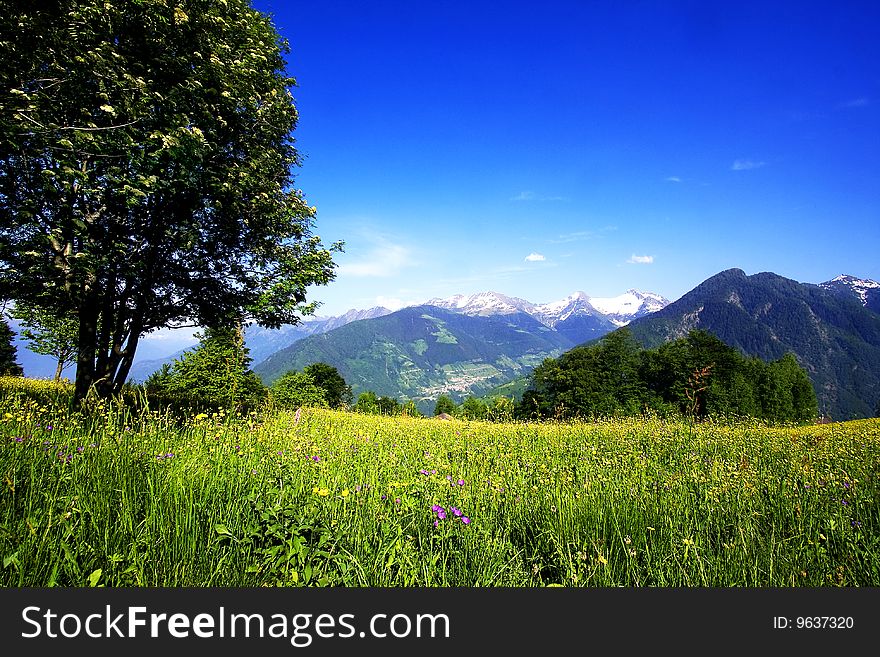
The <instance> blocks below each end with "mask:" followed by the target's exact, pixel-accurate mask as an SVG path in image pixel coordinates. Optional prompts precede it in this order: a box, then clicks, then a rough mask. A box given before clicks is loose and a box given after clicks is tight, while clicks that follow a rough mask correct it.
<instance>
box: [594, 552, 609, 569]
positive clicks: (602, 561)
mask: <svg viewBox="0 0 880 657" xmlns="http://www.w3.org/2000/svg"><path fill="white" fill-rule="evenodd" d="M596 561H598V562H599V563H600V564H602V565H603V566H607V565H608V559H606V558H605V556H604V555H603V554H602V553H601V552H600V553H599V556H598V557H596Z"/></svg>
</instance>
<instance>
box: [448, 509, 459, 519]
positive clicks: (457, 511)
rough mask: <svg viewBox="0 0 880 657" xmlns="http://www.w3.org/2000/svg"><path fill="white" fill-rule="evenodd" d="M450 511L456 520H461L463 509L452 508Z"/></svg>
mask: <svg viewBox="0 0 880 657" xmlns="http://www.w3.org/2000/svg"><path fill="white" fill-rule="evenodd" d="M449 510H450V511H452V515H454V516H455V517H456V518H461V509H456V508H455V507H452V508H451V509H449Z"/></svg>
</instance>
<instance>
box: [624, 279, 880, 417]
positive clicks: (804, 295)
mask: <svg viewBox="0 0 880 657" xmlns="http://www.w3.org/2000/svg"><path fill="white" fill-rule="evenodd" d="M627 328H628V329H629V330H630V331H631V332H632V333H633V335H634V336H635V338H636V339H637V341H638V342H639V344H640V345H642V346H643V347H646V348H657V347H659V346H660V345H661V344H663V343H665V342H668V341H670V340H674V339H676V338H678V337H680V336H682V335H684V334H686V332H687V331H689V330H690V329H692V328H697V329H701V330H704V331H708V332H710V333H711V334H712V335H714V336H716V337H717V338H718V339H720V340H721V341H722V342H723V343H724V344H726V345H729V346H730V347H733V348H735V349H737V350H739V351H740V352H741V353H743V354H746V355H748V356H751V357H757V358H760V359H761V360H762V361H764V362H769V361H773V360H778V359H779V358H782V357H783V356H784V355H785V354H786V353H787V352H791V353H792V354H794V356H795V358H796V360H797V362H798V364H799V365H800V366H801V367H803V368H805V369H806V371H807V373H808V376H809V379H810V381H811V383H812V386H813V390H815V393H816V396H817V399H818V402H819V406H820V409H821V410H822V412H823V414H826V415H828V416H830V417H832V418H833V419H835V420H846V419H855V418H864V417H870V416H871V415H872V413H873V403H874V400H876V398H877V394H878V391H880V315H878V314H877V312H873V311H872V310H870V308H869V307H865V306H864V305H862V303H860V302H859V300H858V299H856V298H854V296H853V293H852V291H851V290H848V291H847V294H841V293H840V292H836V291H832V290H826V289H823V288H822V287H819V286H817V285H811V284H807V283H798V282H797V281H794V280H791V279H787V278H784V277H782V276H778V275H776V274H773V273H770V272H763V273H759V274H754V275H751V276H746V274H745V273H744V272H743V271H741V270H738V269H732V270H727V271H724V272H721V273H719V274H717V275H715V276H713V277H711V278H709V279H707V280H706V281H704V282H703V283H701V284H700V285H698V286H697V287H696V288H694V289H693V290H691V291H690V292H689V293H687V294H686V295H684V296H683V297H682V298H681V299H679V300H678V301H675V302H674V303H672V304H670V305H669V306H667V307H666V308H664V309H663V310H662V311H661V312H659V313H653V314H651V315H648V316H646V317H641V318H639V319H636V320H634V321H633V322H631V323H630V324H628V325H627ZM756 401H757V402H758V403H759V402H760V400H759V399H758V400H756Z"/></svg>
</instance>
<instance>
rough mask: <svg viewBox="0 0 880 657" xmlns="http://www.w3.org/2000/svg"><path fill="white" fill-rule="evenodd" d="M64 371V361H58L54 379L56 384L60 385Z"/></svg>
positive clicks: (60, 359)
mask: <svg viewBox="0 0 880 657" xmlns="http://www.w3.org/2000/svg"><path fill="white" fill-rule="evenodd" d="M63 369H64V359H62V358H59V359H58V366H57V367H56V368H55V378H54V379H52V380H53V381H54V382H55V383H58V382H59V381H60V380H61V370H63Z"/></svg>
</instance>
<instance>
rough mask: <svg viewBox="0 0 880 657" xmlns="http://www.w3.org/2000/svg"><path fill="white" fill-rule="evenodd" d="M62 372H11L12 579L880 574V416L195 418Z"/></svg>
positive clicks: (863, 582)
mask: <svg viewBox="0 0 880 657" xmlns="http://www.w3.org/2000/svg"><path fill="white" fill-rule="evenodd" d="M41 386H42V387H41ZM50 386H51V384H48V383H41V382H28V381H26V380H22V379H17V380H11V379H5V380H2V381H0V478H2V481H0V559H2V564H0V565H2V569H0V583H2V585H4V586H51V585H58V586H88V585H106V586H274V585H281V586H294V585H325V586H527V587H534V586H546V585H551V584H552V585H557V584H561V585H565V586H598V587H603V586H664V587H665V586H714V587H719V586H724V587H728V586H745V587H756V586H761V587H765V586H785V587H789V586H877V585H880V532H878V529H880V483H878V472H880V421H878V420H864V421H857V422H848V423H842V424H831V425H824V426H808V427H769V426H765V425H762V424H759V423H754V422H751V423H750V422H746V421H744V422H740V423H737V424H712V423H705V424H698V425H692V424H690V423H688V422H684V421H673V420H663V419H660V418H655V417H646V418H641V419H627V420H607V421H599V422H594V423H545V424H529V423H509V424H494V423H482V422H464V421H451V422H445V421H441V420H435V419H414V418H405V417H397V418H382V417H376V416H363V415H357V414H352V413H345V412H339V411H327V410H308V409H305V410H303V411H301V412H300V413H292V412H281V411H277V412H267V413H265V414H263V415H258V414H255V413H254V414H251V415H248V416H244V417H229V416H226V415H223V414H220V413H215V414H210V415H209V414H205V413H201V414H198V415H195V416H193V417H189V418H184V419H175V418H173V417H171V416H168V415H165V414H161V413H156V412H151V411H150V410H149V409H148V408H141V409H140V410H139V411H138V412H137V413H135V412H132V411H131V409H130V407H118V406H113V405H107V406H105V407H101V406H100V405H99V404H97V403H96V405H95V406H94V408H92V411H91V412H90V413H88V414H82V413H79V414H74V413H70V412H68V410H67V405H66V403H65V402H64V399H65V397H64V395H65V393H64V391H63V390H58V389H52V390H50V389H49V388H50Z"/></svg>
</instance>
